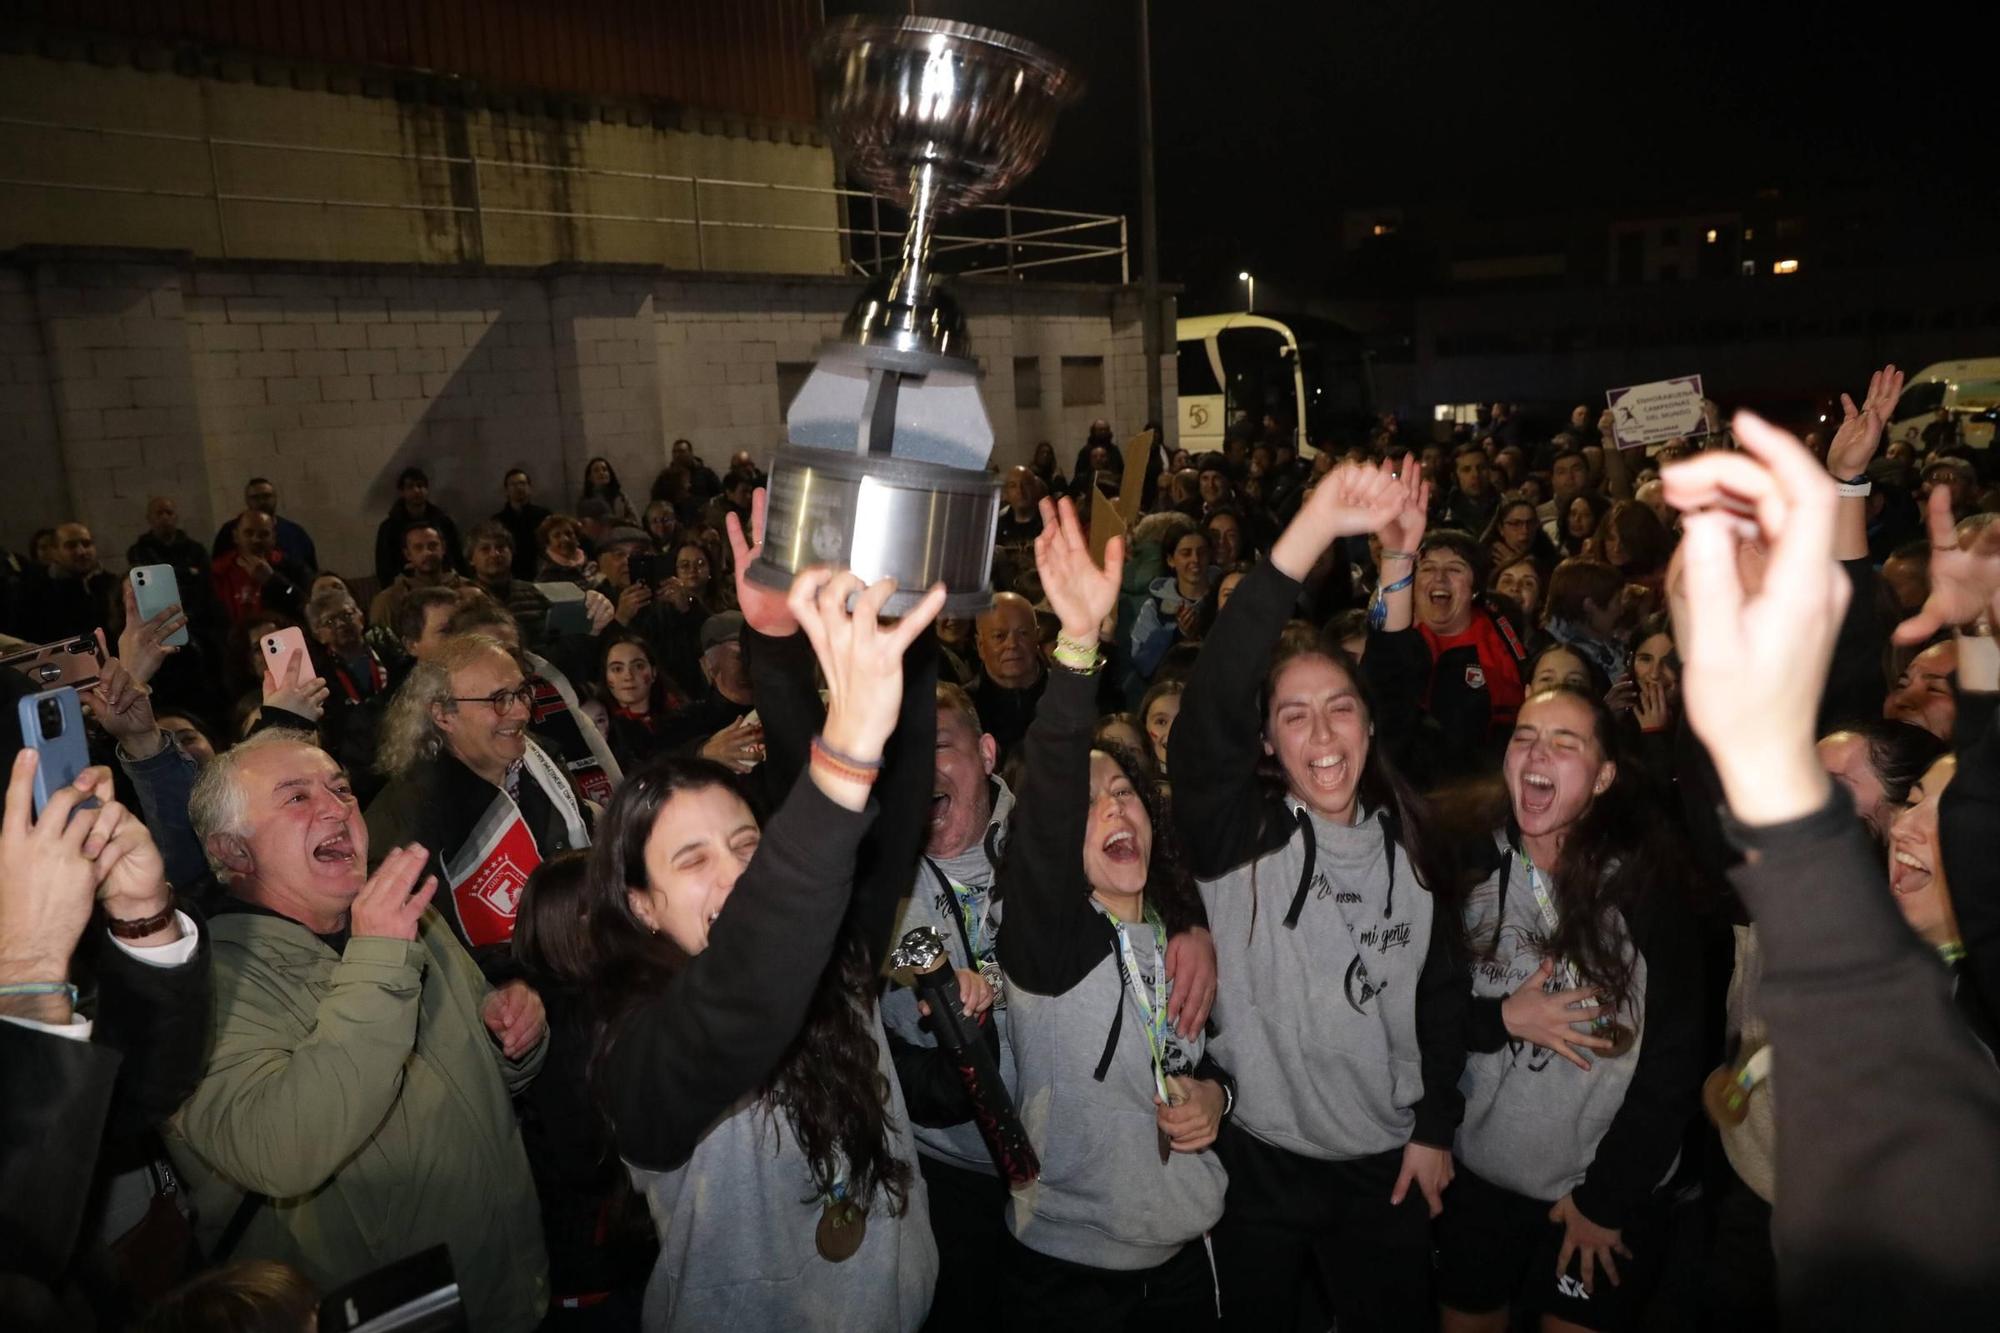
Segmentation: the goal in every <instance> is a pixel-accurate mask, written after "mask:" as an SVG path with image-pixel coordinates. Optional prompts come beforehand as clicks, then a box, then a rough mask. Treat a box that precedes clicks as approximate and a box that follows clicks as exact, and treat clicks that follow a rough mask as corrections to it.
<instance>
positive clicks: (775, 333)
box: [0, 252, 1173, 575]
mask: <svg viewBox="0 0 2000 1333" xmlns="http://www.w3.org/2000/svg"><path fill="white" fill-rule="evenodd" d="M856 294H857V284H856V283H855V282H854V281H853V280H851V279H837V278H803V277H783V278H756V277H747V276H727V277H724V276H716V275H703V274H694V273H686V272H671V271H667V272H663V271H661V270H658V269H651V268H646V269H637V268H616V269H613V268H586V267H577V266H562V267H555V268H549V269H542V270H489V271H481V272H474V273H444V272H440V271H438V270H435V269H432V270H423V269H417V268H409V267H388V266H349V265H342V266H304V265H292V266H281V265H242V264H235V265H231V264H220V263H214V262H208V261H199V260H190V259H188V258H186V257H185V256H180V257H173V256H157V255H154V256H148V255H134V254H132V253H130V252H120V253H118V254H115V255H110V254H107V255H90V254H84V253H76V252H72V253H70V254H67V255H65V256H63V257H61V258H41V259H37V258H33V257H31V256H17V262H16V263H15V264H14V265H12V266H8V265H5V264H0V365H4V367H5V369H6V376H5V378H4V379H0V406H3V407H5V408H6V409H7V410H6V411H5V413H4V416H0V475H5V476H8V477H9V478H10V479H15V484H13V485H10V486H8V487H6V488H5V489H4V490H0V536H3V537H4V539H5V540H6V541H7V542H8V544H9V545H10V546H12V547H13V548H15V549H19V548H20V547H21V546H22V545H23V544H24V543H25V540H26V537H27V535H28V534H29V532H31V531H32V530H33V529H34V528H36V527H40V526H45V525H48V524H51V523H54V522H57V521H60V520H63V519H67V518H72V517H75V518H81V519H82V520H83V521H85V522H87V523H89V524H90V525H91V526H92V528H93V530H94V531H95V532H96V535H97V537H98V542H99V546H100V549H101V550H102V551H104V553H105V554H106V558H107V560H110V561H111V562H113V563H114V564H115V563H116V556H117V554H118V553H120V552H122V551H123V550H124V549H125V548H126V546H127V545H129V544H130V542H131V540H132V539H133V538H134V537H135V536H136V535H137V534H138V533H139V532H140V531H141V529H142V527H143V522H144V510H145V503H146V500H147V498H148V497H149V496H151V495H153V494H156V493H160V492H166V493H169V494H172V495H174V496H175V498H176V499H177V500H178V501H179V503H180V507H181V514H182V521H183V525H184V526H185V527H186V528H187V529H188V530H189V531H190V532H194V533H196V534H198V535H199V536H202V537H206V536H208V535H209V534H212V533H213V532H214V530H215V526H216V525H217V524H218V523H220V522H221V521H222V520H223V519H225V518H227V517H228V516H229V515H231V514H233V513H235V512H236V511H237V509H238V508H239V507H240V505H241V503H242V488H243V484H244V482H245V481H246V480H247V479H248V478H250V477H252V476H266V477H269V478H271V480H273V481H274V482H276V483H277V486H278V490H279V497H280V509H281V512H283V513H285V514H286V515H288V516H289V517H291V518H294V519H296V520H297V521H298V522H300V523H303V524H304V525H305V526H306V527H307V529H308V530H309V531H311V532H312V534H313V536H314V539H315V541H316V542H317V544H318V546H319V551H320V555H321V559H322V563H323V564H325V565H326V566H327V567H328V568H331V569H334V570H338V571H340V572H342V573H348V574H354V575H360V574H362V573H365V572H366V571H367V570H368V569H369V567H370V561H371V556H372V550H373V540H374V531H375V527H376V524H377V523H379V522H380V520H381V518H382V516H383V515H384V514H385V513H386V512H387V510H388V508H389V506H390V504H391V502H392V500H393V497H394V489H395V479H396V475H397V473H398V472H400V471H401V470H402V469H403V468H404V467H405V466H408V465H410V464H416V465H419V466H422V467H423V468H424V469H425V470H426V471H427V472H428V473H429V475H430V477H431V483H432V495H433V498H434V499H435V500H436V501H437V502H438V503H439V504H441V505H443V506H444V507H445V508H446V509H447V510H449V511H450V512H451V513H452V514H453V515H454V516H456V517H457V518H458V519H459V520H460V522H461V524H462V525H469V524H470V523H471V522H473V521H476V520H477V519H479V518H481V517H484V516H485V515H487V514H489V513H491V512H493V510H494V509H496V508H497V507H498V506H499V503H500V494H499V490H500V477H501V475H502V473H503V472H505V471H506V469H508V468H510V467H514V466H522V467H526V468H527V469H528V470H529V472H530V473H531V474H532V475H533V477H534V479H535V484H536V492H537V497H538V499H539V500H540V501H541V502H542V503H543V504H546V505H549V506H550V507H552V508H558V509H567V508H570V507H572V506H573V505H574V503H575V500H576V497H577V494H578V492H579V490H580V489H581V483H582V477H583V472H584V468H585V465H586V463H587V461H588V460H589V459H590V458H592V457H594V456H597V455H603V456H605V457H607V458H609V459H610V460H611V461H612V464H613V466H615V467H616V468H617V469H618V472H619V474H620V476H621V477H622V478H623V479H624V481H625V484H626V487H627V489H628V491H630V492H631V493H632V494H633V496H634V498H635V500H636V499H637V498H638V497H640V496H642V495H644V493H645V492H646V491H647V490H648V489H649V488H650V486H651V483H652V479H653V477H654V475H655V474H656V473H657V472H658V471H659V469H660V468H661V467H662V466H663V465H664V464H665V462H666V459H667V456H668V447H669V444H670V442H671V441H672V440H673V439H674V438H675V437H677V436H686V437H688V438H689V439H691V440H693V441H694V443H695V445H696V447H697V449H698V450H699V452H700V453H701V454H702V455H703V457H705V458H706V459H707V460H708V462H709V463H710V465H711V466H714V467H716V468H718V469H720V468H721V467H722V466H724V465H725V464H726V462H727V459H728V457H729V455H730V454H732V453H734V452H735V451H736V450H739V449H745V450H749V451H750V453H751V454H752V455H753V456H754V457H756V458H758V459H760V460H764V459H768V458H769V456H770V454H771V452H772V451H773V450H774V449H775V448H776V447H777V445H778V444H779V443H780V442H782V440H783V437H784V423H783V413H782V404H781V393H782V391H783V390H782V387H781V380H782V379H783V378H784V377H785V376H787V375H789V376H792V377H794V378H795V377H796V375H797V373H798V371H799V369H800V368H801V367H803V366H804V365H805V364H807V363H809V362H810V361H811V359H812V355H813V352H814V350H815V349H816V348H817V347H818V346H819V345H820V344H821V343H822V342H824V341H825V340H826V339H827V338H829V337H831V336H832V335H833V334H834V333H836V332H837V331H838V329H839V326H840V322H841V319H842V318H843V316H844V315H845V313H846V311H847V308H848V306H849V304H850V303H851V302H852V301H853V299H854V297H855V295H856ZM960 298H961V301H962V303H963V304H964V306H965V308H966V311H967V318H968V324H969V333H970V336H971V340H972V345H973V348H974V351H975V352H976V353H977V355H978V357H979V360H980V363H981V365H982V367H983V368H984V370H985V371H986V378H985V381H984V383H983V385H982V392H983V394H984V399H985V403H986V406H987V410H988V413H989V415H990V417H991V419H992V422H993V426H994V434H995V447H994V452H993V461H994V463H995V464H996V465H999V466H1006V465H1010V464H1012V463H1016V462H1025V461H1027V459H1028V457H1029V455H1030V453H1031V451H1032V449H1033V447H1034V443H1035V441H1036V440H1037V439H1041V438H1048V439H1051V440H1052V441H1053V442H1055V443H1056V445H1057V447H1058V456H1059V458H1060V459H1061V462H1062V465H1063V466H1064V468H1065V469H1067V467H1068V466H1069V463H1070V460H1071V459H1072V458H1073V457H1074V454H1075V449H1076V446H1077V444H1079V443H1080V442H1081V441H1082V439H1083V436H1084V434H1085V432H1086V430H1087V428H1088V425H1089V422H1090V420H1091V419H1092V418H1094V417H1099V416H1103V417H1107V418H1108V419H1110V420H1111V422H1112V423H1113V428H1114V430H1116V431H1117V432H1118V433H1119V435H1120V436H1121V437H1123V436H1125V435H1128V434H1131V433H1132V432H1135V431H1137V430H1138V429H1139V426H1140V424H1141V421H1142V419H1143V417H1144V415H1145V377H1144V362H1143V356H1141V355H1140V354H1139V351H1138V349H1139V346H1140V344H1139V334H1138V329H1137V323H1136V320H1135V319H1134V318H1132V315H1133V312H1135V311H1136V308H1137V300H1136V295H1135V294H1134V293H1132V292H1131V291H1130V289H1123V288H1111V287H1093V286H1086V285H1081V284H1075V285H1062V286H1055V285H1050V286H1039V287H1038V286H1026V285H1022V284H1006V283H978V282H972V283H966V284H964V285H963V286H962V288H961V291H960ZM1169 319H1171V315H1169ZM1065 355H1069V356H1101V357H1102V358H1104V367H1105V374H1104V385H1105V391H1104V395H1103V396H1104V398H1105V401H1104V402H1102V403H1080V404H1075V405H1071V406H1068V407H1064V406H1062V405H1061V392H1062V389H1061V358H1062V357H1063V356H1065ZM1024 357H1033V358H1034V359H1035V362H1036V373H1037V374H1038V375H1039V376H1040V377H1041V379H1042V401H1043V404H1044V406H1043V408H1042V409H1041V410H1040V411H1038V412H1017V411H1016V409H1015V406H1014V403H1015V386H1014V369H1015V365H1016V358H1024ZM1162 361H1163V367H1164V370H1165V374H1166V383H1167V391H1168V403H1167V418H1168V421H1169V422H1170V423H1171V422H1172V420H1173V410H1172V396H1171V395H1172V385H1173V378H1172V376H1173V356H1172V354H1171V353H1169V354H1168V355H1167V356H1166V357H1164V358H1162Z"/></svg>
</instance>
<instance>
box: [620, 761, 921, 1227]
mask: <svg viewBox="0 0 2000 1333" xmlns="http://www.w3.org/2000/svg"><path fill="white" fill-rule="evenodd" d="M716 788H720V789H722V790H724V791H728V792H731V793H733V794H734V795H736V796H737V797H739V798H741V799H743V800H744V803H745V804H747V805H750V807H751V811H752V813H753V814H758V815H759V816H760V817H759V823H761V822H762V819H761V812H759V811H757V808H756V805H755V803H754V802H752V801H751V800H750V799H749V797H748V795H747V794H746V793H745V792H744V790H743V788H742V787H741V786H740V785H739V784H738V783H737V781H736V779H735V778H734V777H733V776H732V775H731V774H730V772H729V770H728V769H726V768H724V767H722V765H720V764H717V763H713V762H711V761H710V760H706V759H682V758H679V757H677V756H673V755H661V756H659V757H657V758H655V759H653V760H651V761H650V762H648V763H647V764H646V765H645V766H644V767H643V768H640V769H639V770H638V771H636V772H634V773H631V774H629V775H627V777H626V779H625V782H624V784H623V785H622V786H620V787H619V789H618V791H617V793H616V794H615V795H613V796H612V798H611V805H610V807H609V808H608V809H607V810H606V811H605V812H604V817H603V818H602V819H601V820H600V821H599V822H598V834H597V839H596V841H595V842H594V843H593V845H592V847H591V850H590V872H589V885H588V888H587V891H586V892H585V895H584V901H585V907H586V910H587V911H588V913H589V916H590V940H591V947H592V949H593V951H594V953H595V972H594V974H593V976H592V977H591V998H592V1002H593V1003H592V1008H593V1010H594V1023H595V1034H594V1040H593V1042H592V1047H593V1050H592V1056H591V1064H592V1071H593V1076H594V1075H595V1071H596V1069H597V1068H598V1067H599V1066H600V1065H601V1062H602V1061H603V1058H604V1055H605V1053H606V1052H607V1051H609V1050H610V1049H611V1048H612V1047H613V1046H615V1045H616V1044H617V1041H618V1038H619V1036H620V1034H621V1030H622V1028H623V1026H624V1024H625V1022H626V1021H627V1020H628V1019H629V1018H630V1017H631V1014H632V1011H633V1010H634V1009H635V1008H637V1007H638V1006H639V1005H640V1004H641V1003H642V1002H644V1001H646V1000H649V999H651V998H653V997H655V996H657V995H658V994H659V993H660V992H661V991H663V990H665V989H666V988H667V987H668V986H669V985H671V984H672V983H673V981H674V979H675V978H676V977H678V976H679V975H680V973H681V971H682V969H684V968H685V967H686V966H687V964H688V955H687V953H686V952H685V951H683V950H682V949H681V947H680V946H679V945H678V944H676V943H674V942H673V940H672V939H671V938H669V937H668V936H666V935H656V934H654V933H653V932H652V930H651V929H650V928H649V927H647V926H646V925H645V923H643V922H642V921H640V920H639V917H638V915H637V914H636V913H634V912H633V910H632V904H631V900H630V897H629V890H630V889H632V888H635V887H639V886H643V885H646V884H648V883H650V876H649V875H648V873H647V870H646V841H647V839H648V838H650V837H651V836H652V832H653V825H654V823H655V821H656V820H657V819H658V817H659V814H660V812H661V811H662V810H664V809H665V808H666V807H667V805H668V804H669V803H670V802H671V801H672V800H673V799H674V798H675V797H676V796H679V795H680V794H682V793H683V792H695V791H709V790H713V789H716ZM753 863H754V858H753ZM877 980H878V979H877V977H876V976H875V974H874V972H873V970H872V969H870V968H869V967H868V962H867V953H866V951H865V950H864V949H863V948H862V947H861V944H860V942H859V941H858V940H856V939H854V938H853V937H852V936H851V935H845V936H843V938H842V940H841V941H840V943H838V944H837V945H836V946H835V949H834V955H833V958H832V959H831V960H830V961H829V962H828V964H827V967H826V971H825V972H823V973H822V974H821V976H820V979H819V986H818V988H817V989H816V990H815V991H814V992H813V998H812V1002H811V1004H810V1005H809V1006H808V1007H807V1010H806V1019H805V1023H804V1024H803V1025H802V1026H801V1027H800V1029H799V1031H798V1033H797V1035H795V1036H794V1037H793V1039H792V1043H791V1045H790V1046H789V1047H787V1048H786V1051H785V1053H784V1055H783V1056H781V1057H780V1058H779V1060H778V1064H777V1067H776V1069H775V1071H774V1072H773V1073H772V1075H771V1077H770V1079H769V1081H768V1082H767V1083H766V1084H765V1086H764V1090H763V1100H764V1103H765V1105H766V1106H767V1107H768V1108H769V1109H770V1110H771V1111H772V1112H774V1113H775V1112H778V1111H783V1112H784V1114H785V1118H786V1120H787V1122H788V1123H789V1124H790V1125H791V1127H792V1132H793V1133H794V1134H796V1135H797V1136H798V1140H799V1146H800V1147H801V1148H803V1149H804V1151H805V1155H806V1159H807V1161H808V1162H810V1163H811V1169H812V1186H811V1188H812V1190H813V1194H812V1196H810V1197H818V1196H819V1195H822V1194H828V1193H830V1192H831V1191H832V1189H833V1185H834V1182H835V1181H836V1180H838V1179H840V1178H841V1177H842V1175H843V1173H844V1174H845V1178H846V1181H847V1187H848V1190H849V1193H850V1196H851V1197H852V1198H854V1199H856V1200H858V1201H861V1202H862V1203H864V1204H865V1203H866V1202H867V1201H868V1200H869V1199H871V1198H872V1197H873V1195H874V1193H875V1191H876V1189H877V1188H878V1187H880V1188H881V1189H882V1190H883V1191H884V1192H885V1194H886V1195H887V1196H888V1198H889V1201H890V1206H891V1208H892V1209H893V1210H894V1211H895V1212H896V1213H897V1214H899V1215H900V1214H901V1213H902V1211H903V1210H904V1208H905V1207H906V1206H907V1204H908V1199H909V1190H910V1182H911V1177H912V1174H913V1173H912V1172H911V1169H910V1167H909V1165H908V1164H907V1163H904V1162H902V1161H900V1160H898V1159H897V1157H896V1155H895V1152H894V1149H893V1148H892V1146H891V1140H890V1131H889V1113H888V1107H887V1103H888V1101H889V1095H890V1090H889V1086H888V1083H887V1081H886V1080H885V1079H884V1078H883V1077H882V1073H881V1070H880V1068H879V1066H878V1064H877V1056H876V1044H875V1035H874V1031H873V1027H872V1019H871V1017H870V1014H869V1009H868V1007H869V1006H872V1005H873V1003H874V996H875V987H876V984H877Z"/></svg>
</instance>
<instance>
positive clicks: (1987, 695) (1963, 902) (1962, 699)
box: [1896, 487, 2000, 1015]
mask: <svg viewBox="0 0 2000 1333" xmlns="http://www.w3.org/2000/svg"><path fill="white" fill-rule="evenodd" d="M1929 518H1930V528H1931V546H1932V551H1931V568H1932V574H1931V592H1930V597H1929V599H1928V600H1927V601H1925V603H1924V606H1923V608H1922V610H1920V611H1919V612H1918V613H1917V615H1916V616H1915V617H1913V618H1912V620H1911V622H1910V624H1909V625H1907V626H1906V627H1905V628H1904V629H1902V630H1899V631H1898V632H1897V635H1896V637H1897V638H1898V639H1899V640H1905V641H1917V642H1921V641H1922V640H1923V639H1925V638H1928V637H1929V636H1930V634H1931V633H1932V632H1934V630H1935V629H1936V628H1938V627H1939V626H1942V625H1947V624H1948V625H1951V626H1953V627H1954V629H1955V631H1956V635H1957V642H1958V680H1957V684H1958V723H1957V726H1956V728H1955V732H1954V736H1953V744H1952V748H1953V749H1954V750H1955V751H1956V752H1957V754H1958V771H1957V772H1956V773H1955V774H1954V775H1953V776H1952V779H1951V783H1950V784H1949V785H1948V786H1947V787H1946V788H1945V789H1944V796H1943V797H1942V798H1941V799H1940V800H1939V802H1938V841H1939V843H1940V845H1941V847H1942V850H1943V860H1944V864H1943V866H1942V867H1941V869H1942V870H1943V871H1944V876H1945V883H1946V884H1948V885H1950V886H1951V905H1952V912H1953V914H1954V915H1955V916H1957V918H1958V933H1959V939H1960V941H1961V942H1962V943H1963V944H1964V945H1965V967H1966V970H1967V972H1968V973H1969V974H1970V975H1971V978H1972V982H1973V984H1974V985H1975V986H1976V987H1977V988H1978V996H1979V999H1980V1000H1981V1002H1982V1003H1984V1004H1985V1005H1986V1007H1987V1010H1988V1013H1989V1015H1990V1014H1992V1013H1993V1012H1994V1009H1995V1007H1996V1006H2000V725H1997V724H1996V712H2000V640H1996V639H1995V638H1994V637H1993V633H1992V626H1993V624H1994V622H1995V621H1996V620H2000V528H1996V527H1992V526H1988V527H1985V528H1981V529H1980V530H1979V531H1978V532H1976V533H1974V534H1972V535H1971V536H1969V537H1967V538H1964V539H1961V538H1960V537H1959V535H1958V533H1957V531H1956V530H1955V529H1954V528H1953V526H1952V522H1951V497H1950V496H1949V495H1948V494H1947V493H1946V492H1945V490H1944V488H1943V487H1939V488H1938V489H1937V490H1936V491H1934V492H1932V493H1931V501H1930V514H1929Z"/></svg>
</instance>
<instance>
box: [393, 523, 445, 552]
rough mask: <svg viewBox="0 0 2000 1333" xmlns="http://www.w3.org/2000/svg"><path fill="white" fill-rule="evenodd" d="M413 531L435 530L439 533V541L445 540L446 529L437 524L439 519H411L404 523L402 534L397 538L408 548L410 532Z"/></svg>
mask: <svg viewBox="0 0 2000 1333" xmlns="http://www.w3.org/2000/svg"><path fill="white" fill-rule="evenodd" d="M413 532H435V533H436V534H437V535H438V541H439V542H443V541H444V529H443V528H441V527H439V526H438V525H437V520H435V519H429V518H413V519H411V520H410V521H409V522H408V523H405V524H404V525H403V532H402V535H401V536H400V537H398V538H397V540H398V541H399V542H401V543H402V545H403V546H404V547H405V548H407V547H408V546H409V544H410V534H411V533H413Z"/></svg>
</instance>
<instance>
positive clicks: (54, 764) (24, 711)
mask: <svg viewBox="0 0 2000 1333" xmlns="http://www.w3.org/2000/svg"><path fill="white" fill-rule="evenodd" d="M15 709H16V713H17V715H18V717H19V720H20V723H21V742H22V744H24V745H26V746H27V747H28V748H29V749H32V750H33V751H34V752H35V753H36V754H37V755H39V756H40V762H39V763H37V764H36V765H35V817H36V818H38V819H39V818H40V817H41V814H42V811H43V810H45V809H46V808H47V807H48V804H49V798H50V797H52V796H54V795H55V794H56V793H57V792H59V791H61V790H62V789H63V788H64V787H68V786H72V785H74V784H75V782H76V780H77V778H79V777H80V776H82V774H83V770H85V769H86V768H89V767H90V748H89V746H88V745H86V744H85V742H84V737H83V705H82V704H81V703H80V702H79V701H78V700H77V697H76V690H75V689H74V688H72V687H70V686H68V685H64V686H60V687H59V688H57V689H53V690H47V691H45V692H43V693H41V694H31V695H28V696H26V697H25V698H23V699H21V700H20V701H19V702H17V703H16V705H15ZM97 804H98V801H97V798H96V797H95V796H92V797H89V798H87V799H85V800H84V801H83V802H81V803H80V804H79V805H78V806H77V809H80V810H85V809H95V808H96V807H97Z"/></svg>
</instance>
